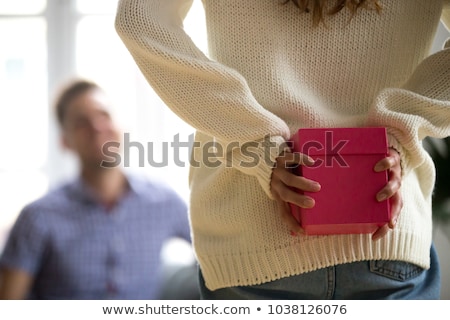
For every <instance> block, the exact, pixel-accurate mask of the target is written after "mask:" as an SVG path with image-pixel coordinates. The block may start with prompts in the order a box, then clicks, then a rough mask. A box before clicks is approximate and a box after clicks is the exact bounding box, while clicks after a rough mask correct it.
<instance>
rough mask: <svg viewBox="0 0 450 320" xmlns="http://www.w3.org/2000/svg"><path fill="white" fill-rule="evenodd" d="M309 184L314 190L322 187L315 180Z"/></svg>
mask: <svg viewBox="0 0 450 320" xmlns="http://www.w3.org/2000/svg"><path fill="white" fill-rule="evenodd" d="M311 186H312V188H313V190H316V191H319V190H320V189H321V188H322V186H321V185H320V184H319V183H317V182H313V183H312V185H311Z"/></svg>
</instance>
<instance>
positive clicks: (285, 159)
mask: <svg viewBox="0 0 450 320" xmlns="http://www.w3.org/2000/svg"><path fill="white" fill-rule="evenodd" d="M313 164H314V160H313V159H312V158H311V157H309V156H308V155H306V154H304V153H300V152H294V153H291V152H286V153H284V154H283V155H281V156H279V157H278V158H277V159H276V164H275V166H276V167H277V168H295V167H297V166H299V165H305V166H308V165H309V166H311V165H313Z"/></svg>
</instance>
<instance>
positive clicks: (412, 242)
mask: <svg viewBox="0 0 450 320" xmlns="http://www.w3.org/2000/svg"><path fill="white" fill-rule="evenodd" d="M280 2H282V1H280V0H203V4H204V8H205V12H206V19H207V30H208V42H209V56H208V57H207V56H205V54H203V53H202V52H201V51H200V50H199V49H198V48H197V47H195V45H194V44H193V42H192V41H191V39H190V38H189V37H188V36H187V35H186V34H185V32H184V31H183V18H184V17H185V15H186V13H187V11H188V10H189V8H190V6H191V3H192V0H121V2H120V3H119V7H118V13H117V17H116V29H117V31H118V33H119V35H120V36H121V38H122V39H123V41H124V43H125V45H126V46H127V48H128V49H129V51H130V52H131V54H132V55H133V57H134V59H135V60H136V62H137V64H138V65H139V67H140V69H141V70H142V72H143V74H144V75H145V77H146V78H147V80H148V82H149V83H150V84H151V86H152V87H153V88H154V89H155V90H156V92H157V93H158V94H159V95H160V96H161V98H162V99H163V100H164V101H165V103H166V104H167V105H168V106H169V107H170V108H171V109H172V110H173V111H174V112H175V113H176V114H178V115H179V116H180V117H181V118H182V119H184V120H185V121H186V122H188V123H189V124H190V125H192V126H193V127H195V128H196V129H197V130H198V131H197V134H196V142H198V143H199V144H198V145H197V147H196V148H195V149H194V154H193V161H192V163H193V164H199V165H194V166H192V168H191V174H190V184H191V191H192V196H191V203H190V218H191V226H192V233H193V243H194V247H195V252H196V255H197V258H198V260H199V263H200V266H201V270H202V272H203V275H204V277H205V279H206V285H207V286H208V288H210V289H211V290H214V289H217V288H222V287H227V286H238V285H252V284H260V283H263V282H267V281H272V280H275V279H279V278H282V277H288V276H291V275H296V274H300V273H304V272H308V271H312V270H316V269H318V268H323V267H327V266H331V265H336V264H341V263H347V262H352V261H361V260H369V259H398V260H404V261H409V262H411V263H415V264H418V265H420V266H422V267H424V268H428V267H429V255H430V245H431V241H432V237H431V236H432V233H431V228H432V224H431V203H430V201H431V194H432V190H433V185H434V177H435V171H434V168H433V163H432V160H431V159H430V158H429V156H427V154H426V152H425V151H424V150H423V148H422V147H421V140H422V139H423V138H424V137H425V136H427V135H430V136H434V137H445V136H448V135H450V50H442V51H441V52H439V53H437V54H434V55H432V56H430V57H428V58H427V59H425V58H426V57H427V56H428V53H429V50H430V47H431V44H432V42H433V37H434V35H435V31H436V28H437V26H438V23H439V19H440V17H441V16H442V17H445V22H446V24H447V26H448V25H449V21H448V20H449V19H448V10H450V1H449V0H426V1H424V0H395V1H393V0H381V1H380V2H381V3H382V5H383V10H382V12H381V13H377V12H376V11H373V10H360V11H358V13H357V14H356V15H355V16H354V17H353V18H352V19H351V14H350V13H349V12H348V11H347V10H343V11H342V12H340V13H339V14H337V15H334V16H329V17H328V16H327V17H326V19H325V24H321V25H320V26H318V27H313V26H312V22H311V17H310V15H308V14H305V13H304V14H301V13H300V12H299V10H298V9H297V8H295V7H294V6H293V4H292V3H289V4H287V5H281V4H280ZM443 13H444V14H443ZM352 126H385V127H387V129H388V133H389V141H390V144H391V145H392V146H393V147H395V148H397V149H398V150H400V152H401V156H402V166H403V184H402V188H401V193H402V197H403V200H404V206H403V210H402V213H401V216H400V218H399V221H398V224H397V227H396V228H395V229H394V230H393V231H390V232H389V233H388V234H387V236H385V237H384V238H383V239H382V240H380V241H376V242H374V241H372V240H371V237H370V235H333V236H301V237H292V236H291V235H290V233H289V229H288V227H287V225H285V224H284V222H283V221H282V219H281V218H280V216H279V215H278V213H277V208H276V202H275V201H274V200H273V198H272V196H271V191H270V176H271V171H272V169H271V168H272V164H273V161H274V160H275V158H276V156H277V155H278V154H279V152H280V148H278V147H272V148H268V146H269V145H270V144H272V146H281V145H282V144H283V142H284V141H286V140H287V139H289V138H290V136H291V135H292V134H293V133H294V132H296V130H297V129H298V128H300V127H352ZM267 135H270V141H268V140H267V139H264V137H265V136H267ZM212 142H214V143H215V145H216V149H215V150H216V152H217V158H213V157H212V155H211V153H212V149H211V150H206V149H205V148H203V147H204V146H205V145H206V146H211V143H212ZM208 143H209V144H208ZM246 143H247V145H246ZM248 143H253V147H254V148H252V149H251V150H252V153H251V154H250V155H249V154H243V153H242V152H241V151H242V148H243V146H248V145H249V144H248ZM240 147H241V148H240ZM248 150H249V149H248V148H247V151H248ZM205 151H209V152H210V153H209V154H208V153H205ZM227 151H229V152H228V153H227ZM256 155H258V157H256ZM219 160H220V162H219ZM256 160H258V161H256ZM252 161H253V162H252ZM253 164H254V165H253ZM357 178H358V177H357ZM360 178H361V179H363V177H360ZM319 182H320V181H319Z"/></svg>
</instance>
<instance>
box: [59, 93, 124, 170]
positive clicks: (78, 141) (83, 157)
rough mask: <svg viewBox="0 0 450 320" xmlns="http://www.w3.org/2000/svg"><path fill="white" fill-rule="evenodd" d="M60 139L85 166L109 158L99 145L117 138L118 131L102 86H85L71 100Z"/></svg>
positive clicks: (118, 135) (117, 139) (118, 138)
mask: <svg viewBox="0 0 450 320" xmlns="http://www.w3.org/2000/svg"><path fill="white" fill-rule="evenodd" d="M63 140H64V145H65V146H66V147H68V148H69V149H70V150H72V151H74V152H75V153H76V154H77V155H78V157H79V158H80V161H81V162H82V164H83V165H85V166H86V165H87V166H90V167H92V166H100V163H101V161H102V160H108V159H107V157H106V156H105V155H104V154H103V152H102V146H103V145H104V144H105V143H106V142H109V141H115V142H120V131H119V129H118V127H117V126H116V124H115V123H114V121H113V119H112V115H111V112H110V107H109V101H108V99H107V97H106V95H105V94H104V93H103V92H102V91H101V90H96V89H91V90H88V91H86V92H84V93H82V94H81V95H79V96H78V97H76V98H75V99H74V100H72V101H71V102H70V104H69V105H68V107H67V111H66V115H65V118H64V123H63Z"/></svg>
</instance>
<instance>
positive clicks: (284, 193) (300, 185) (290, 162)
mask: <svg viewBox="0 0 450 320" xmlns="http://www.w3.org/2000/svg"><path fill="white" fill-rule="evenodd" d="M313 164H314V160H313V159H311V158H310V157H308V156H307V155H306V154H302V153H298V152H295V153H290V152H285V153H283V154H281V155H280V156H279V157H278V158H277V160H276V163H275V167H274V168H273V171H272V179H271V181H270V188H271V191H272V194H273V196H274V198H275V200H276V201H277V203H278V208H279V212H280V214H281V217H282V218H283V219H284V220H285V221H286V222H287V223H288V225H289V227H290V229H291V232H292V233H294V234H297V233H302V232H303V229H302V228H301V226H300V224H299V223H298V222H297V220H296V219H295V218H294V216H293V215H292V214H291V208H290V206H289V203H292V204H295V205H297V206H299V207H302V208H312V207H314V199H312V198H311V197H308V196H305V195H302V194H300V193H298V192H297V191H295V189H298V190H302V191H309V192H317V191H319V190H320V184H319V183H317V182H315V181H312V180H309V179H306V178H305V177H301V176H297V175H296V174H294V173H293V172H292V170H291V169H292V168H294V167H297V166H299V165H306V166H308V165H310V166H311V165H313Z"/></svg>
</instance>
